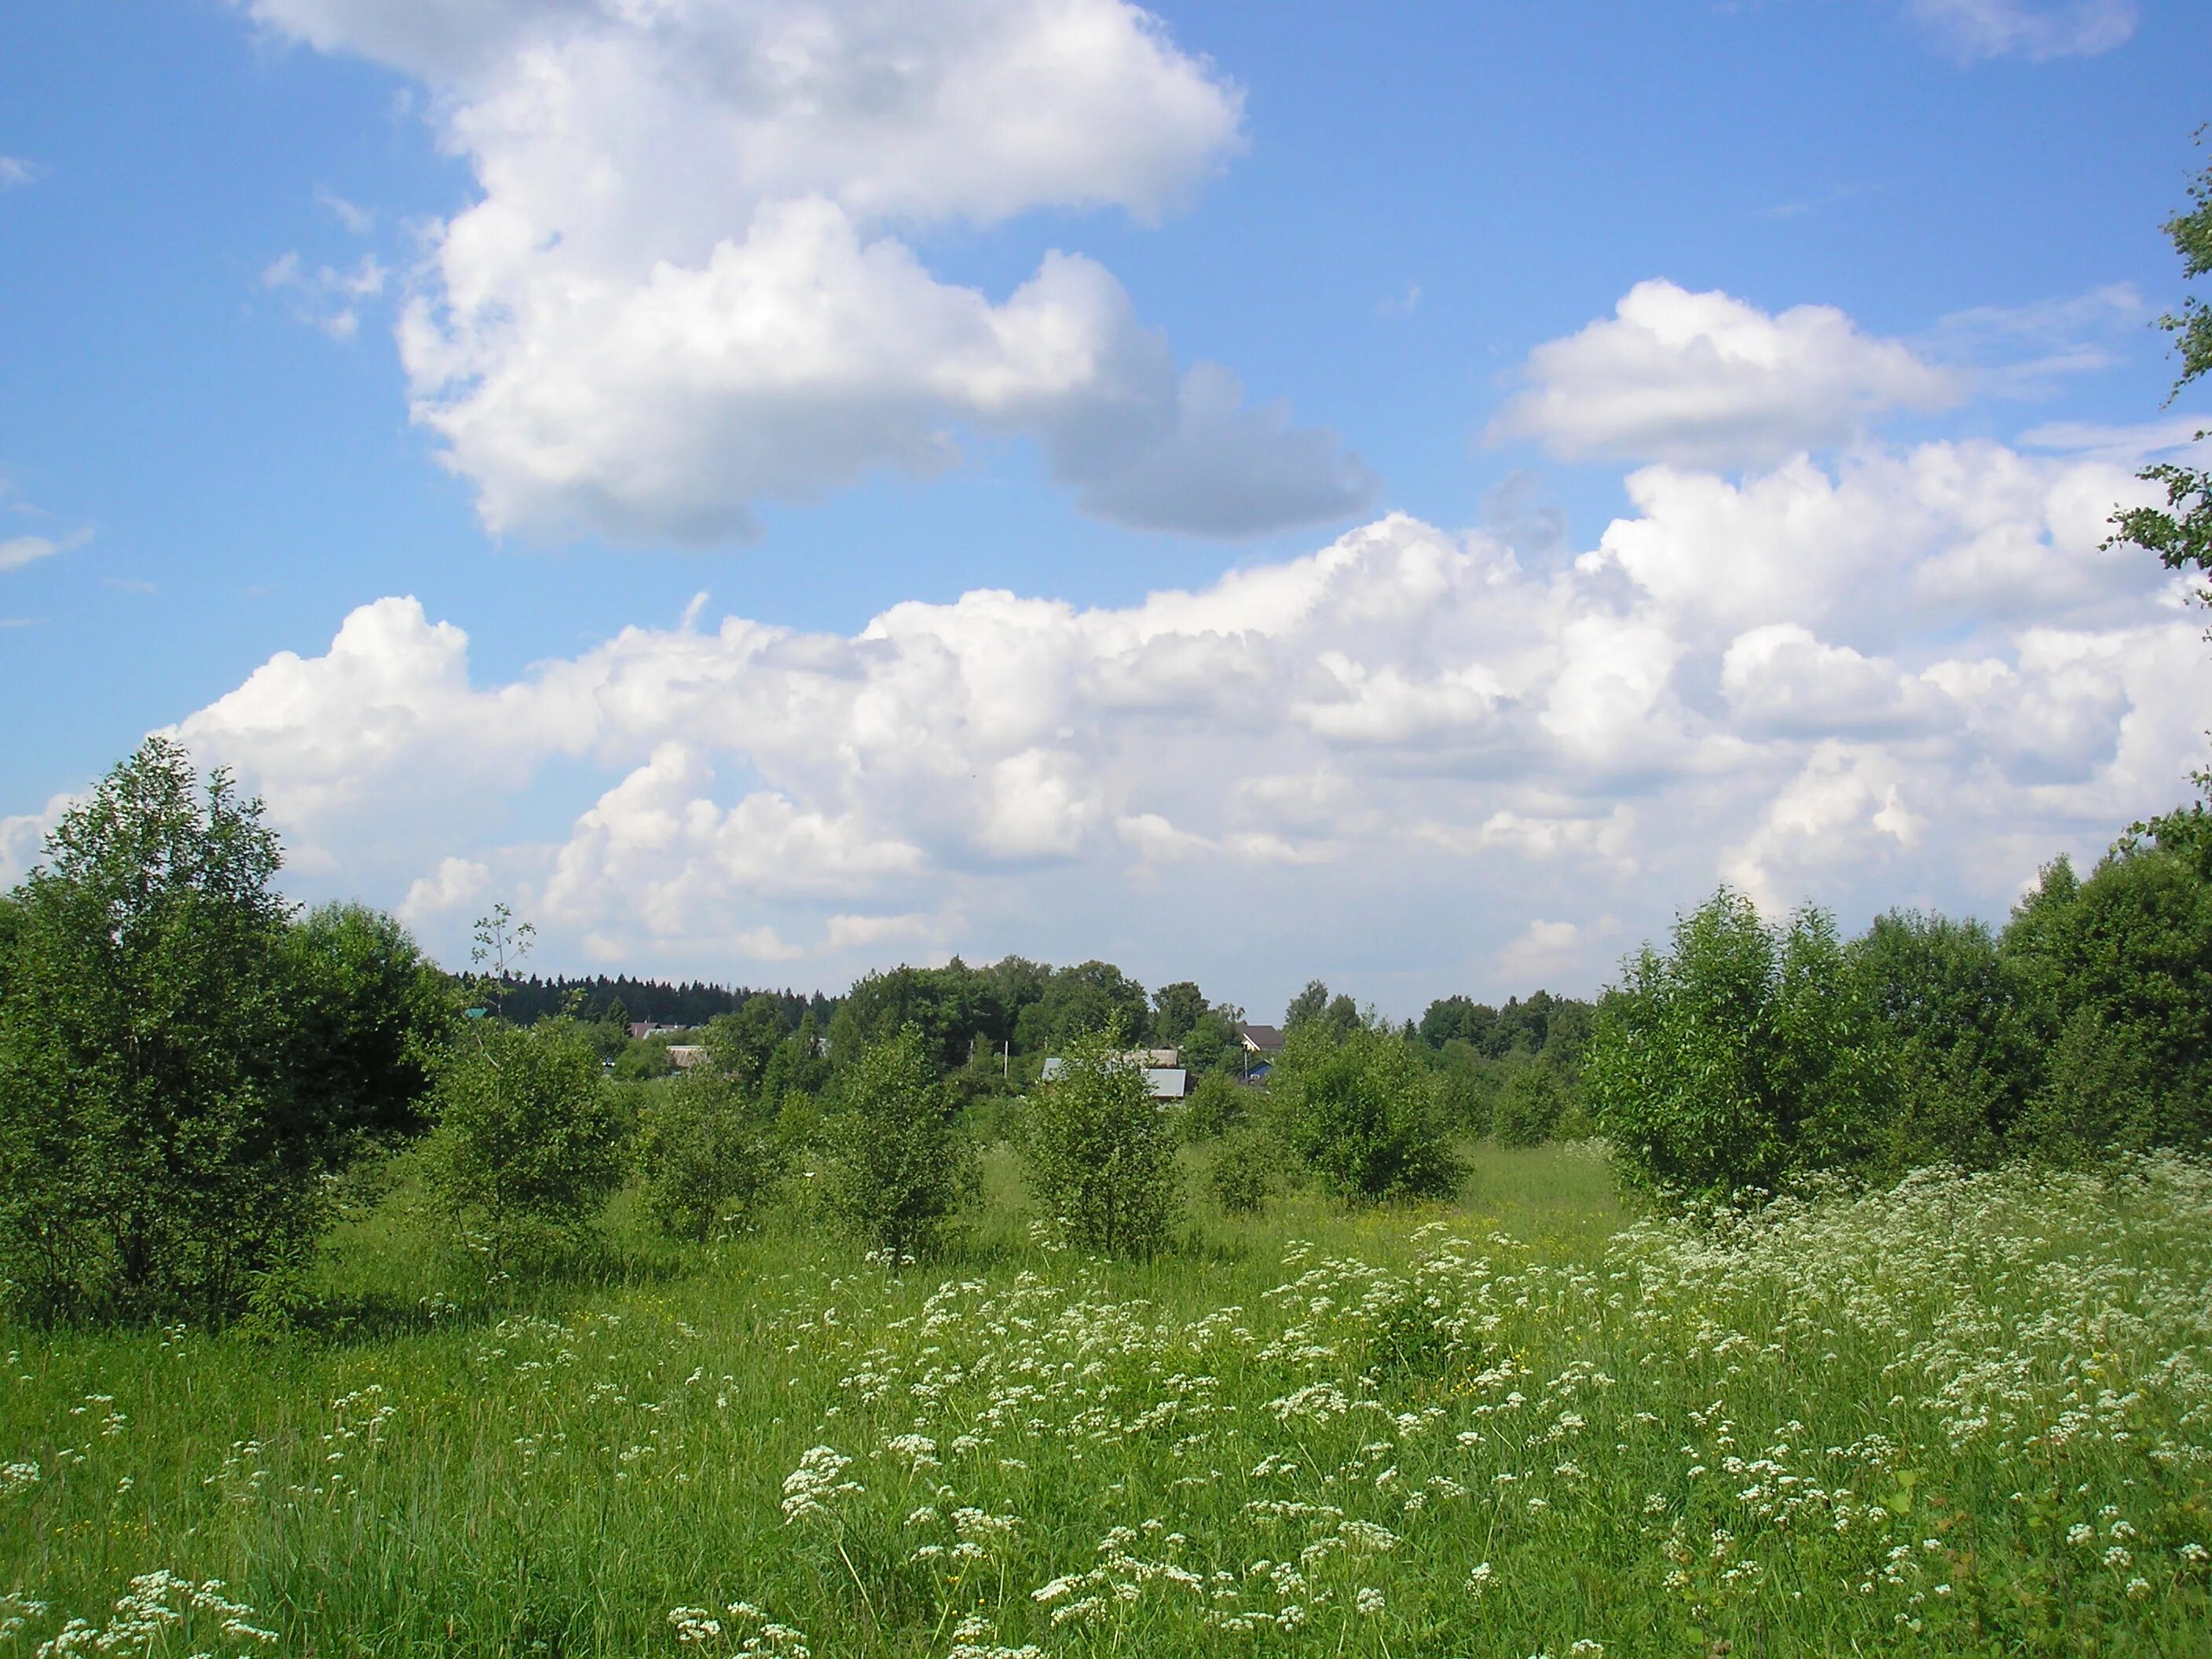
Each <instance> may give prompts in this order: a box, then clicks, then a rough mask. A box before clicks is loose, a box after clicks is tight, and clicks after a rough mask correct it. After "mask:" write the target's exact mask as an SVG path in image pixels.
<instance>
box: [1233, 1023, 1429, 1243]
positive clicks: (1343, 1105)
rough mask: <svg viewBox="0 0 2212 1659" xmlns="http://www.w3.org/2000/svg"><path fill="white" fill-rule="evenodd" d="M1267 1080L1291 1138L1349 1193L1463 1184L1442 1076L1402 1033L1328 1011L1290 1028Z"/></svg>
mask: <svg viewBox="0 0 2212 1659" xmlns="http://www.w3.org/2000/svg"><path fill="white" fill-rule="evenodd" d="M1268 1082H1269V1085H1270V1087H1271V1091H1272V1093H1273V1096H1274V1097H1275V1100H1276V1102H1277V1106H1276V1114H1275V1115H1276V1116H1277V1118H1278V1120H1279V1123H1280V1126H1281V1130H1282V1136H1283V1139H1285V1141H1287V1142H1288V1143H1289V1145H1290V1147H1291V1150H1292V1151H1293V1152H1296V1153H1297V1156H1298V1157H1299V1158H1301V1159H1302V1160H1303V1161H1304V1163H1305V1164H1306V1166H1307V1167H1308V1168H1309V1169H1310V1170H1313V1171H1314V1173H1315V1174H1316V1175H1317V1176H1320V1177H1321V1178H1322V1181H1323V1182H1326V1183H1327V1184H1328V1187H1329V1188H1331V1189H1332V1190H1334V1192H1336V1193H1337V1194H1340V1196H1342V1197H1345V1198H1351V1199H1367V1200H1378V1199H1396V1198H1419V1197H1436V1196H1443V1195H1446V1194H1450V1193H1453V1192H1455V1191H1457V1190H1458V1188H1459V1183H1460V1181H1461V1179H1462V1176H1463V1175H1464V1173H1465V1171H1464V1170H1462V1167H1461V1165H1460V1164H1459V1161H1458V1160H1457V1159H1456V1158H1454V1157H1453V1156H1452V1153H1451V1150H1450V1146H1449V1144H1448V1142H1447V1140H1446V1139H1445V1133H1444V1126H1443V1115H1442V1113H1441V1111H1440V1110H1439V1109H1438V1106H1437V1087H1436V1080H1435V1079H1434V1078H1433V1077H1432V1076H1431V1073H1430V1072H1429V1070H1428V1068H1427V1067H1426V1066H1424V1065H1423V1064H1422V1063H1421V1060H1420V1059H1419V1056H1417V1055H1416V1054H1414V1053H1413V1050H1412V1049H1411V1048H1408V1047H1407V1044H1406V1042H1405V1041H1404V1040H1403V1039H1402V1038H1401V1037H1400V1036H1398V1035H1397V1034H1396V1033H1395V1032H1394V1031H1389V1030H1376V1029H1374V1028H1372V1027H1370V1026H1367V1025H1364V1024H1360V1025H1354V1026H1353V1027H1352V1030H1350V1031H1349V1032H1348V1033H1346V1035H1344V1036H1341V1037H1339V1036H1336V1034H1335V1032H1334V1029H1333V1027H1332V1026H1331V1025H1330V1024H1329V1023H1328V1020H1327V1019H1326V1018H1315V1019H1312V1020H1309V1021H1307V1022H1305V1023H1304V1024H1302V1025H1301V1026H1300V1027H1299V1028H1298V1030H1297V1031H1295V1032H1293V1033H1291V1036H1290V1037H1289V1039H1288V1040H1287V1041H1286V1042H1285V1045H1284V1048H1283V1057H1282V1060H1281V1061H1280V1062H1279V1064H1278V1065H1277V1066H1276V1067H1275V1068H1274V1071H1273V1073H1272V1074H1271V1075H1270V1077H1269V1079H1268Z"/></svg>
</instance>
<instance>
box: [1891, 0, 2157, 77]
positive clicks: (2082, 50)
mask: <svg viewBox="0 0 2212 1659" xmlns="http://www.w3.org/2000/svg"><path fill="white" fill-rule="evenodd" d="M1911 10H1912V15H1913V16H1914V17H1915V18H1916V19H1917V20H1918V21H1919V22H1920V24H1921V26H1922V27H1924V28H1925V29H1927V30H1928V32H1929V33H1930V34H1931V35H1933V36H1934V37H1935V39H1936V41H1937V43H1938V44H1939V45H1941V46H1942V47H1943V48H1944V50H1946V51H1947V52H1950V53H1951V54H1952V55H1953V56H1954V57H1955V58H1959V59H1960V61H1962V62H1972V60H1973V59H1975V58H2036V59H2044V58H2094V57H2096V56H2098V55H2099V54H2100V53H2102V52H2110V51H2112V48H2113V47H2115V46H2123V45H2124V44H2125V43H2126V42H2127V40H2129V38H2130V36H2132V35H2133V34H2134V33H2135V32H2136V3H2135V0H2057V3H2055V4H2051V3H2045V4H2036V3H2033V0H1911Z"/></svg>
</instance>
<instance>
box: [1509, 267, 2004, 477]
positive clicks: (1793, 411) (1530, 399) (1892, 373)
mask: <svg viewBox="0 0 2212 1659" xmlns="http://www.w3.org/2000/svg"><path fill="white" fill-rule="evenodd" d="M1522 380H1523V386H1522V390H1521V391H1520V392H1518V393H1516V395H1515V397H1514V398H1512V400H1511V401H1510V403H1508V404H1506V406H1505V408H1504V410H1502V411H1501V412H1500V413H1499V415H1498V417H1497V418H1496V419H1495V420H1494V421H1493V422H1492V423H1491V426H1490V429H1489V433H1488V436H1489V438H1490V439H1491V441H1493V442H1497V441H1504V440H1508V439H1515V438H1529V439H1534V440H1536V441H1539V442H1541V443H1542V444H1543V445H1544V446H1545V447H1547V449H1549V450H1551V451H1552V452H1553V453H1554V454H1557V455H1561V456H1567V457H1577V458H1579V457H1588V456H1610V457H1614V458H1617V459H1625V460H1646V461H1668V462H1673V463H1676V464H1678V465H1691V466H1718V467H1729V466H1740V465H1754V464H1762V463H1771V462H1773V461H1777V460H1779V459H1783V458H1784V457H1786V456H1788V455H1790V454H1792V453H1796V452H1797V451H1800V450H1808V449H1820V448H1824V447H1828V446H1831V445H1834V444H1838V443H1842V442H1844V441H1847V440H1849V439H1850V438H1852V437H1854V436H1856V435H1859V434H1860V433H1862V432H1863V431H1864V430H1865V428H1867V426H1868V425H1869V423H1870V422H1872V421H1873V420H1874V419H1875V417H1877V416H1881V415H1883V414H1887V413H1888V412H1890V411H1892V410H1900V409H1907V410H1934V409H1941V408H1944V407H1946V406H1948V405H1949V404H1954V403H1956V402H1958V401H1959V399H1960V396H1961V395H1962V386H1961V385H1960V380H1959V379H1958V377H1957V376H1956V375H1955V374H1953V373H1952V372H1950V371H1948V370H1947V369H1945V368H1942V367H1941V366H1939V365H1937V364H1935V363H1932V362H1928V361H1927V360H1926V359H1924V358H1923V357H1922V356H1919V355H1917V353H1916V352H1915V351H1914V350H1913V349H1912V348H1911V347H1910V346H1908V345H1906V344H1905V343H1903V342H1902V341H1898V340H1884V339H1878V338H1875V337H1873V336H1871V335H1868V334H1864V333H1862V332H1861V331H1859V329H1858V327H1857V325H1855V324H1854V323H1853V322H1852V321H1851V319H1850V318H1849V317H1847V316H1845V315H1844V313H1842V312H1840V311H1838V310H1837V309H1835V308H1834V307H1831V306H1796V307H1791V308H1790V310H1788V311H1784V312H1783V313H1779V314H1778V315H1773V316H1770V315H1769V314H1767V313H1765V312H1763V311H1761V310H1759V308H1758V307H1756V306H1753V305H1750V304H1747V303H1746V302H1745V301H1741V300H1739V299H1736V298H1735V297H1734V296H1732V295H1727V294H1723V293H1721V292H1719V291H1718V290H1715V291H1713V292H1711V293H1705V294H1692V293H1690V292H1688V291H1687V290H1686V289H1681V288H1678V287H1677V286H1676V285H1675V284H1674V283H1669V282H1665V281H1657V280H1655V281H1650V282H1643V283H1638V284H1637V285H1636V286H1635V287H1634V288H1632V289H1629V291H1628V292H1627V294H1626V295H1623V296H1622V298H1621V301H1620V304H1619V305H1618V306H1617V307H1614V313H1613V316H1612V317H1611V318H1609V319H1601V320H1600V321H1597V322H1594V323H1592V324H1590V325H1589V326H1588V327H1587V328H1584V329H1583V330H1582V331H1579V332H1578V333H1575V334H1571V335H1568V336H1567V337H1565V338H1564V339H1558V340H1552V341H1548V342H1547V343H1544V344H1542V345H1540V346H1538V347H1537V348H1536V349H1534V351H1532V352H1530V353H1529V354H1528V363H1527V364H1526V365H1525V366H1524V368H1523V370H1522Z"/></svg>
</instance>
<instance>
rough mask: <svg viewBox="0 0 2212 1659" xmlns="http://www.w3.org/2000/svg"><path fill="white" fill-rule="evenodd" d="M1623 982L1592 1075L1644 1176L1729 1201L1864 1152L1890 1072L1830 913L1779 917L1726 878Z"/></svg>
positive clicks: (1621, 1150)
mask: <svg viewBox="0 0 2212 1659" xmlns="http://www.w3.org/2000/svg"><path fill="white" fill-rule="evenodd" d="M1625 979H1626V982H1625V983H1624V984H1623V985H1622V986H1621V987H1620V989H1619V990H1618V991H1617V992H1616V993H1615V994H1613V995H1612V996H1610V997H1608V998H1607V1000H1606V1002H1605V1003H1604V1004H1603V1005H1602V1006H1601V1009H1600V1011H1599V1017H1598V1022H1597V1028H1596V1030H1595V1035H1594V1036H1593V1038H1592V1040H1591V1044H1590V1048H1589V1054H1588V1055H1587V1056H1586V1058H1585V1060H1584V1065H1583V1080H1584V1083H1585V1085H1586V1087H1587V1088H1588V1091H1589V1097H1590V1100H1591V1103H1592V1105H1593V1107H1594V1109H1595V1114H1596V1117H1597V1121H1598V1123H1599V1126H1600V1127H1601V1129H1602V1130H1603V1132H1604V1133H1605V1134H1606V1135H1607V1137H1608V1138H1609V1139H1611V1140H1612V1142H1613V1151H1614V1154H1615V1156H1616V1158H1618V1159H1619V1161H1620V1170H1621V1174H1622V1176H1623V1178H1624V1179H1626V1181H1628V1182H1630V1183H1631V1184H1632V1185H1634V1186H1638V1187H1643V1188H1650V1189H1655V1190H1663V1191H1669V1192H1673V1193H1676V1194H1681V1195H1684V1196H1686V1197H1692V1198H1699V1199H1711V1198H1725V1197H1728V1196H1729V1195H1731V1194H1735V1193H1736V1192H1738V1191H1741V1190H1743V1189H1746V1188H1757V1189H1761V1190H1766V1191H1771V1190H1774V1189H1775V1188H1778V1187H1779V1186H1780V1185H1781V1184H1782V1182H1784V1180H1785V1179H1786V1178H1787V1177H1789V1176H1791V1175H1793V1174H1795V1173H1796V1172H1798V1171H1800V1170H1805V1169H1808V1168H1833V1167H1838V1166H1850V1165H1851V1164H1856V1163H1858V1162H1860V1161H1862V1160H1863V1158H1864V1157H1865V1156H1866V1154H1867V1152H1868V1151H1869V1146H1870V1144H1871V1142H1872V1139H1873V1137H1874V1136H1875V1133H1876V1126H1877V1124H1878V1122H1879V1121H1880V1120H1881V1117H1882V1115H1884V1112H1885V1109H1886V1108H1887V1103H1888V1102H1889V1100H1890V1098H1891V1097H1892V1094H1893V1079H1892V1073H1891V1072H1890V1070H1889V1068H1888V1066H1887V1049H1886V1046H1885V1044H1884V1043H1883V1042H1882V1041H1881V1033H1880V1031H1879V1030H1878V1029H1877V1028H1876V1027H1875V1024H1874V1023H1873V1021H1872V1020H1871V1018H1869V1012H1868V1010H1867V1009H1866V1007H1865V1006H1864V1002H1863V997H1862V996H1861V995H1860V994H1859V987H1857V985H1856V984H1855V983H1854V982H1853V981H1852V979H1851V976H1850V974H1849V972H1848V971H1847V964H1846V960H1845V957H1844V951H1843V948H1842V945H1841V944H1840V942H1839V941H1838V939H1837V937H1836V931H1835V925H1834V923H1833V921H1832V920H1831V919H1830V918H1829V917H1828V916H1827V915H1826V914H1825V913H1823V912H1821V911H1820V910H1817V909H1812V908H1808V909H1804V910H1801V911H1799V912H1798V913H1797V915H1795V916H1794V917H1792V918H1791V920H1790V922H1789V924H1788V925H1787V926H1786V927H1769V926H1767V924H1766V923H1765V922H1764V921H1761V920H1760V918H1759V912H1758V909H1757V908H1756V907H1754V906H1753V903H1752V902H1751V901H1750V900H1749V899H1748V898H1747V897H1745V896H1743V895H1742V894H1741V893H1736V892H1733V891H1731V890H1729V889H1727V888H1723V889H1722V890H1720V891H1719V892H1718V893H1717V894H1716V895H1715V896H1713V897H1712V898H1711V900H1709V901H1708V902H1706V903H1705V905H1703V906H1701V907H1700V908H1699V909H1697V910H1695V911H1693V912H1692V913H1691V914H1690V915H1686V916H1684V917H1682V918H1681V919H1680V921H1678V922H1677V923H1676V924H1675V927H1674V939H1673V948H1672V949H1671V950H1670V951H1668V952H1666V953H1665V954H1663V955H1662V954H1660V953H1658V952H1656V951H1653V950H1652V949H1651V948H1650V946H1649V945H1646V946H1645V947H1644V950H1643V951H1641V952H1640V953H1639V954H1638V955H1637V956H1636V957H1632V958H1631V959H1630V960H1629V962H1628V963H1626V964H1625Z"/></svg>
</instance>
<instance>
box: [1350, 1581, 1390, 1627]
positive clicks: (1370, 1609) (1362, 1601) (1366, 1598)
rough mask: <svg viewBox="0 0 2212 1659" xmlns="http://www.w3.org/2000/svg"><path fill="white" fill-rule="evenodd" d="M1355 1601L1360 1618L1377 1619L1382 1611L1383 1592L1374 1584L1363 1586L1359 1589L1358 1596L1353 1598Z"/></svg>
mask: <svg viewBox="0 0 2212 1659" xmlns="http://www.w3.org/2000/svg"><path fill="white" fill-rule="evenodd" d="M1353 1601H1354V1602H1355V1603H1356V1605H1357V1606H1358V1609H1359V1616H1360V1617H1361V1618H1363V1619H1373V1618H1376V1617H1377V1616H1378V1615H1379V1614H1380V1613H1382V1611H1383V1592H1382V1591H1381V1590H1379V1589H1376V1588H1375V1586H1374V1585H1372V1584H1362V1585H1361V1586H1360V1587H1359V1593H1358V1595H1356V1596H1355V1597H1354V1598H1353Z"/></svg>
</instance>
